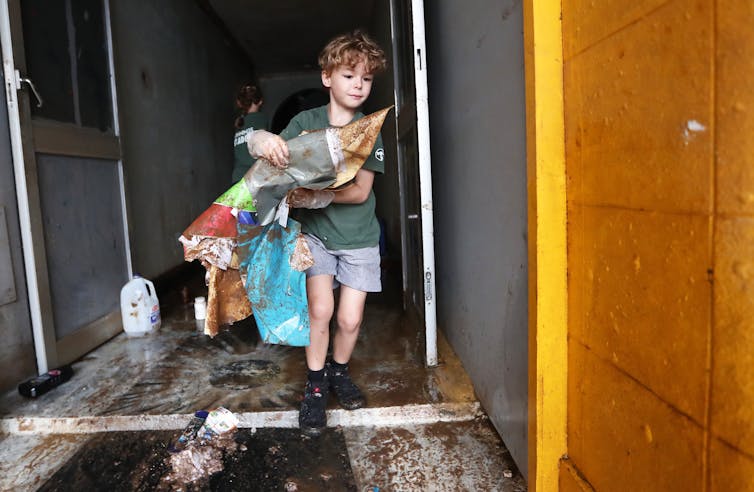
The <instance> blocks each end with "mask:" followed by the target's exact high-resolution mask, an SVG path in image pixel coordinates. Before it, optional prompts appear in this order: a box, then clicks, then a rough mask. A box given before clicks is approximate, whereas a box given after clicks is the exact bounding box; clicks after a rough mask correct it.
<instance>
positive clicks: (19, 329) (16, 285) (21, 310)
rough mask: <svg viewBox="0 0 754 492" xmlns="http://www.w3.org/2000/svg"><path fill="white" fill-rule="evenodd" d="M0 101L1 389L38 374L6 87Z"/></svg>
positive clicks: (1, 91) (3, 389) (2, 91)
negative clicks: (17, 203) (28, 300)
mask: <svg viewBox="0 0 754 492" xmlns="http://www.w3.org/2000/svg"><path fill="white" fill-rule="evenodd" d="M0 94H1V95H2V96H3V97H2V101H0V339H2V341H3V343H1V344H0V391H5V390H7V389H10V388H12V387H13V386H15V385H16V384H18V383H19V382H21V380H23V379H25V378H27V377H30V376H34V375H36V374H37V366H36V359H35V357H34V342H33V340H32V334H31V321H30V319H29V307H28V304H27V299H26V276H25V274H24V264H23V251H22V249H21V231H20V228H19V224H18V209H17V206H16V188H15V178H14V174H13V159H12V157H11V148H10V135H9V133H8V106H7V104H6V98H5V89H4V88H3V89H0Z"/></svg>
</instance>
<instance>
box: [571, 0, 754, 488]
mask: <svg viewBox="0 0 754 492" xmlns="http://www.w3.org/2000/svg"><path fill="white" fill-rule="evenodd" d="M562 9H563V55H564V74H563V76H564V100H565V107H564V114H565V139H566V177H567V203H568V287H567V292H568V338H569V340H568V394H567V395H568V397H567V398H568V402H567V432H568V441H567V447H568V455H569V461H568V462H567V463H564V464H563V465H562V466H565V467H567V468H568V469H569V470H571V471H572V473H564V472H563V468H561V473H560V482H561V489H563V490H577V489H578V490H581V489H584V486H583V485H584V483H586V484H587V485H589V486H591V487H593V488H594V489H595V490H598V491H620V490H625V491H645V490H662V491H665V490H683V491H693V490H754V27H753V26H754V3H753V2H751V1H731V0H727V1H726V0H718V1H713V0H671V1H667V0H665V1H660V0H601V1H596V2H595V1H593V0H563V4H562ZM573 477H579V484H580V485H579V487H578V488H577V487H576V486H575V485H574V484H575V483H576V482H575V481H574V480H573Z"/></svg>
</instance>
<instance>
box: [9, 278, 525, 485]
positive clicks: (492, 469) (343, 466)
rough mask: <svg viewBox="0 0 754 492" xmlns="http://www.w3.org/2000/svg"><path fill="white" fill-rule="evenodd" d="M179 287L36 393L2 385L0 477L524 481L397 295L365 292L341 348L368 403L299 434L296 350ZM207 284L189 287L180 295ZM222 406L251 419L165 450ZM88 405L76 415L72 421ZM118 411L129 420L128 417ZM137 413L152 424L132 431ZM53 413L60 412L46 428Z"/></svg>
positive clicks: (444, 354) (121, 481) (468, 390)
mask: <svg viewBox="0 0 754 492" xmlns="http://www.w3.org/2000/svg"><path fill="white" fill-rule="evenodd" d="M178 292H179V291H178V290H176V291H171V292H167V293H163V294H162V295H161V297H160V301H161V306H162V310H163V325H162V327H161V328H160V330H159V331H158V332H156V333H153V334H150V335H148V336H145V337H127V336H126V335H125V334H121V335H118V336H117V337H115V338H114V339H112V340H111V341H109V342H107V343H106V344H104V345H103V346H101V347H99V348H98V349H96V350H95V351H93V352H91V353H90V354H88V355H87V356H85V357H83V358H82V359H81V360H79V361H77V362H76V363H74V364H73V368H74V371H75V374H74V376H73V378H72V379H71V380H70V381H68V382H67V383H65V384H63V385H61V386H59V387H58V388H56V389H54V390H53V391H51V392H50V393H47V394H45V395H42V396H40V397H39V398H37V399H27V398H24V397H22V396H20V395H19V394H18V393H17V392H15V391H10V392H8V393H6V394H5V395H3V396H2V399H1V400H0V417H2V428H1V429H0V430H2V433H0V440H2V445H0V490H357V491H362V490H501V491H521V490H525V489H526V487H525V482H524V480H523V478H522V477H521V475H520V473H519V472H518V471H517V470H516V468H515V465H514V464H513V462H512V460H511V458H510V455H509V453H508V451H507V450H506V449H505V446H504V445H503V443H502V442H501V441H500V439H499V436H498V435H497V434H496V432H495V430H494V429H493V428H492V426H491V425H490V423H489V421H488V419H487V418H486V416H485V415H484V414H483V413H481V412H480V411H478V410H473V409H478V403H477V402H476V399H475V397H474V393H473V388H472V386H471V383H470V381H469V379H468V377H467V375H466V373H465V372H464V371H463V368H462V366H461V364H460V362H459V361H458V359H457V357H456V356H455V355H454V354H453V352H452V350H451V349H450V347H449V346H448V345H447V343H445V342H444V339H443V338H442V337H440V340H439V347H438V348H439V354H440V365H439V366H438V367H436V368H426V367H425V366H424V364H423V360H422V354H423V338H422V335H421V332H420V331H419V330H417V329H416V328H415V327H414V326H412V324H410V323H408V322H407V320H406V318H405V317H404V315H403V314H402V311H401V309H400V304H399V302H395V300H389V299H387V300H386V299H385V298H375V299H370V302H369V304H368V305H367V310H366V314H365V320H364V326H363V328H362V332H361V335H360V339H359V342H358V344H357V347H356V350H355V353H354V356H353V359H352V362H351V371H352V374H353V377H354V379H355V381H356V382H357V384H359V385H360V386H361V387H362V390H363V391H364V393H365V394H366V396H367V409H362V410H358V411H354V412H344V411H342V410H336V409H337V403H336V402H333V401H331V402H330V405H329V408H330V409H331V415H330V417H331V425H334V427H331V428H328V430H327V432H325V433H324V434H323V436H321V437H320V438H304V437H302V436H301V435H300V434H299V432H298V431H297V430H296V429H295V428H294V427H295V415H296V411H297V410H298V407H299V405H300V399H301V394H302V390H303V383H304V377H305V371H306V367H305V362H304V351H303V349H302V348H295V347H284V346H277V345H265V344H262V343H260V342H259V337H258V335H257V333H256V331H255V327H254V325H253V323H252V322H248V321H245V322H242V323H238V324H236V325H235V326H233V327H231V328H230V329H227V330H223V331H222V332H221V333H220V334H219V335H218V336H217V337H215V338H214V339H211V338H209V337H207V336H205V335H204V334H202V333H201V332H200V331H199V330H198V329H197V325H196V322H195V320H194V318H193V307H192V305H191V304H190V303H184V302H183V300H182V299H181V298H180V297H181V296H180V295H179V293H178ZM202 293H203V292H201V288H196V287H194V288H193V289H192V292H191V296H192V297H191V299H193V295H200V294H202ZM443 405H445V406H443ZM454 405H455V406H454ZM218 406H223V407H225V408H227V409H229V410H231V411H232V412H234V413H237V414H239V415H242V417H243V418H242V422H249V421H253V422H257V423H256V424H248V425H246V427H244V425H242V426H241V428H240V429H239V430H238V431H236V432H235V433H232V435H230V434H229V435H228V436H225V437H223V438H222V439H220V440H218V441H217V442H214V443H211V444H210V445H208V446H205V447H202V448H201V449H199V448H197V449H195V450H194V451H195V452H194V454H191V455H190V454H185V453H186V451H184V452H183V453H178V454H179V455H182V456H178V457H176V456H175V455H174V454H173V455H171V453H169V452H168V451H167V446H168V444H169V443H170V442H171V440H174V439H175V438H176V437H177V436H178V435H179V434H180V431H181V428H182V427H183V426H184V425H185V424H186V423H188V421H189V419H190V417H191V414H192V413H193V412H194V411H196V410H201V409H212V408H215V407H218ZM449 406H451V407H452V408H461V409H462V410H461V411H459V412H458V414H457V415H455V416H454V415H449V416H448V418H443V416H444V415H445V414H452V413H453V411H448V410H447V408H449ZM417 408H418V409H419V410H416V409H417ZM466 408H469V409H472V411H468V412H466V411H465V410H463V409H466ZM433 409H435V410H436V411H434V413H433ZM383 414H385V415H388V416H389V418H387V417H386V418H384V419H383V418H382V417H383ZM427 415H429V417H427ZM270 416H277V417H276V418H272V417H270ZM433 416H439V417H437V418H435V417H433ZM61 417H67V418H68V420H66V421H65V422H64V423H62V424H61V423H60V422H58V420H61V419H59V418H61ZM84 417H87V418H89V419H88V420H87V422H86V425H87V426H88V427H86V428H84V427H83V426H81V425H80V424H82V422H80V420H76V419H81V418H84ZM347 417H352V418H351V419H350V420H349V419H348V418H347ZM420 417H421V418H420ZM113 419H116V420H117V421H118V422H123V421H125V422H128V421H130V422H131V425H130V426H129V427H128V429H129V430H130V431H122V430H119V429H118V428H117V426H114V425H112V422H114V420H113ZM140 419H145V420H144V422H147V421H149V422H151V424H150V425H151V427H149V426H148V425H146V423H145V426H144V427H143V428H144V429H148V428H149V429H151V430H141V429H142V427H140V426H139V423H140V422H141V420H140ZM149 419H151V420H149ZM63 420H64V419H63ZM443 420H444V421H443ZM449 420H450V421H449ZM50 421H55V422H57V423H58V424H60V426H58V427H57V428H55V429H54V430H49V429H47V430H45V424H46V423H48V422H50ZM72 422H73V423H72ZM166 422H167V424H166ZM260 422H262V424H260ZM333 422H334V423H333ZM381 422H382V423H381ZM100 427H101V428H100ZM132 429H136V430H135V431H134V430H132ZM104 431H110V432H104ZM202 453H203V454H202ZM213 453H214V454H213ZM189 457H191V458H192V459H193V460H194V461H195V462H196V461H199V463H198V464H196V465H195V467H194V468H192V470H193V471H194V472H196V471H197V470H203V473H199V475H200V476H198V477H189V476H188V475H190V473H188V472H186V471H185V470H184V469H182V468H181V466H182V464H181V463H178V462H177V461H176V460H178V459H183V460H184V461H185V460H188V459H189ZM189 468H191V467H189ZM508 471H510V472H511V473H506V472H508ZM179 472H180V473H179ZM506 475H512V476H511V477H508V476H506Z"/></svg>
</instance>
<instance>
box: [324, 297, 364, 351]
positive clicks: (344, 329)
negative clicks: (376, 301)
mask: <svg viewBox="0 0 754 492" xmlns="http://www.w3.org/2000/svg"><path fill="white" fill-rule="evenodd" d="M366 299H367V293H366V292H362V291H360V290H356V289H352V288H351V287H348V286H345V285H341V286H340V299H339V302H338V318H337V320H336V321H337V330H336V331H335V338H334V340H333V351H332V357H333V360H334V361H335V362H337V363H339V364H347V363H348V361H349V360H350V359H351V354H352V353H353V349H354V347H355V346H356V339H357V338H358V337H359V329H360V328H361V321H362V320H363V319H364V304H365V303H366Z"/></svg>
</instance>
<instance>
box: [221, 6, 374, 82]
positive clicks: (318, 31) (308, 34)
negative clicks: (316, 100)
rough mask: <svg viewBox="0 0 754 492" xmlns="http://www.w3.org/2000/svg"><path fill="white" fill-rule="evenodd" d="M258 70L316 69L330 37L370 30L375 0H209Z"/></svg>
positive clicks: (269, 71) (270, 71)
mask: <svg viewBox="0 0 754 492" xmlns="http://www.w3.org/2000/svg"><path fill="white" fill-rule="evenodd" d="M208 2H209V5H210V6H211V8H212V9H213V10H214V12H215V13H216V14H217V15H218V17H219V18H220V20H221V21H222V22H223V23H224V24H225V26H226V27H227V29H228V31H229V32H230V33H231V35H232V36H233V37H234V38H235V39H236V41H238V43H239V44H240V45H241V47H243V48H244V49H245V50H246V52H247V53H248V54H249V57H250V58H251V59H252V60H253V61H254V63H255V66H256V71H257V73H258V74H271V73H281V72H295V71H299V70H310V69H313V68H316V67H317V56H318V55H319V51H320V50H321V49H322V47H323V46H324V45H325V43H326V42H327V41H328V40H329V39H330V38H332V37H333V36H335V35H337V34H339V33H341V32H345V31H349V30H352V29H354V28H357V27H363V28H368V27H369V25H370V20H371V18H372V14H373V11H374V8H375V2H376V0H360V1H358V2H357V1H354V0H306V1H303V0H208Z"/></svg>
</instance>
